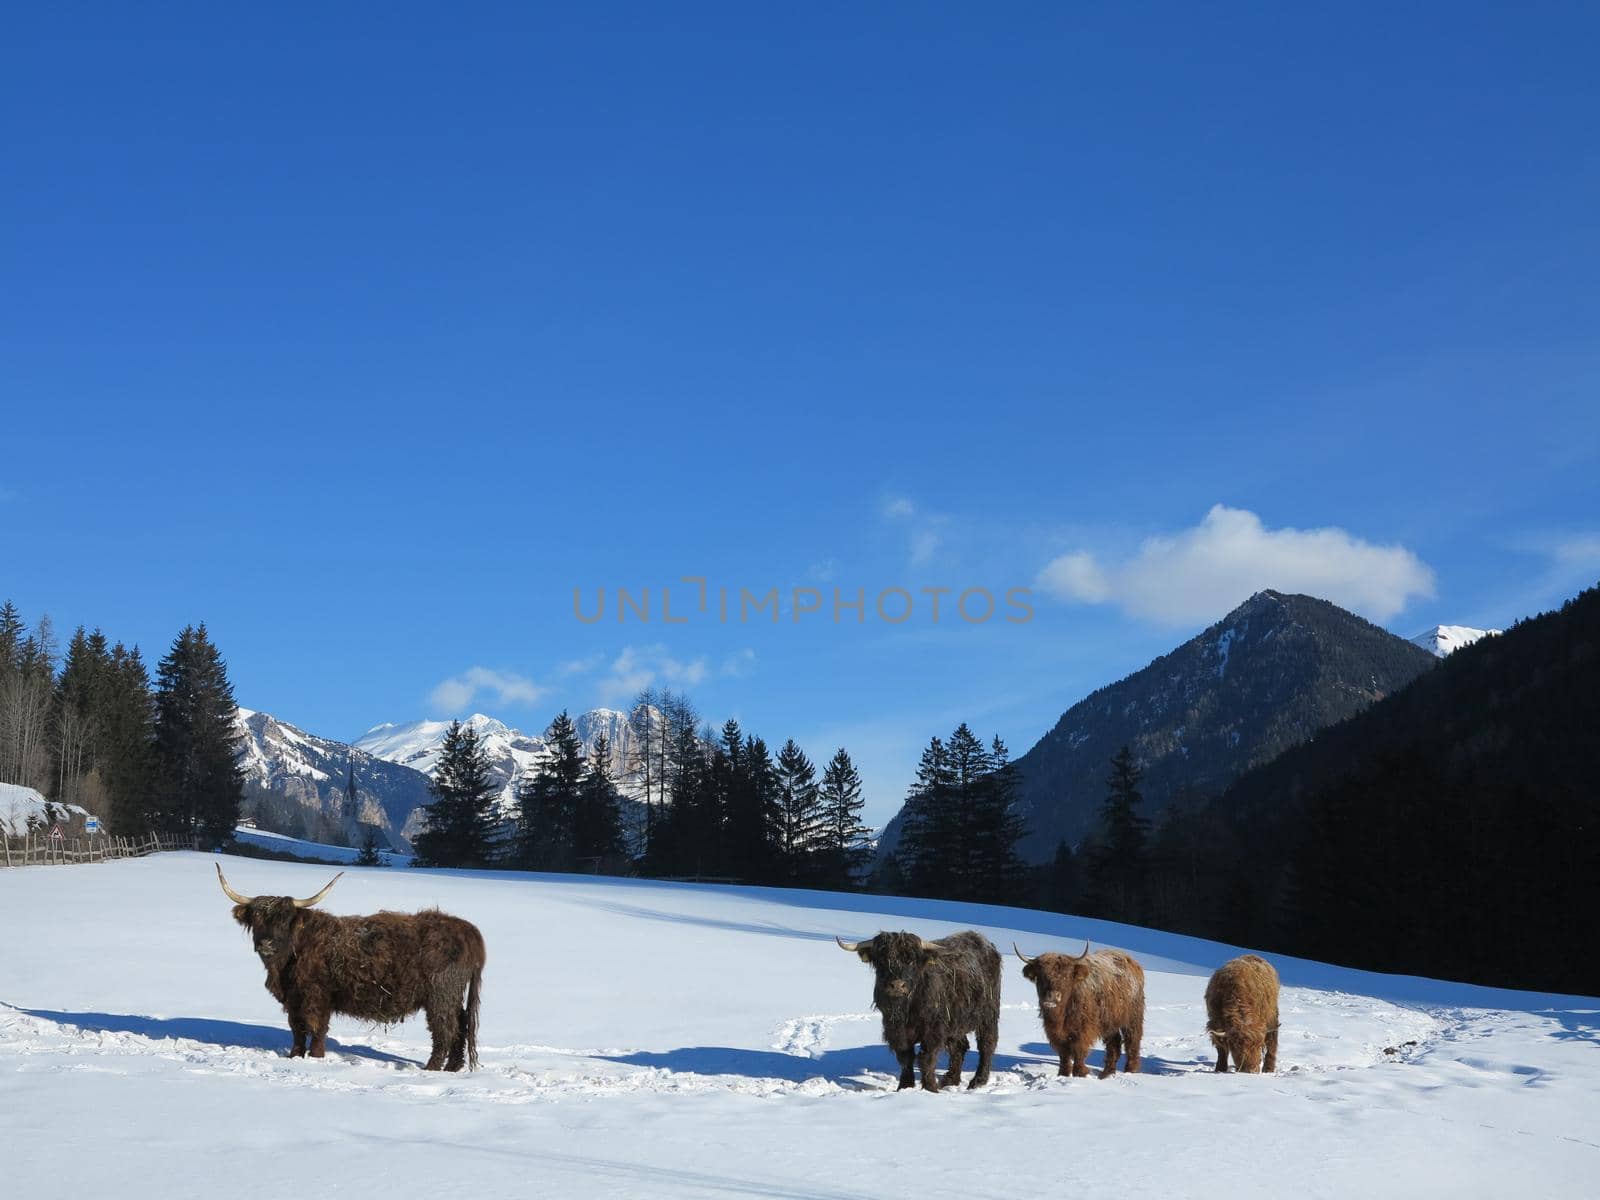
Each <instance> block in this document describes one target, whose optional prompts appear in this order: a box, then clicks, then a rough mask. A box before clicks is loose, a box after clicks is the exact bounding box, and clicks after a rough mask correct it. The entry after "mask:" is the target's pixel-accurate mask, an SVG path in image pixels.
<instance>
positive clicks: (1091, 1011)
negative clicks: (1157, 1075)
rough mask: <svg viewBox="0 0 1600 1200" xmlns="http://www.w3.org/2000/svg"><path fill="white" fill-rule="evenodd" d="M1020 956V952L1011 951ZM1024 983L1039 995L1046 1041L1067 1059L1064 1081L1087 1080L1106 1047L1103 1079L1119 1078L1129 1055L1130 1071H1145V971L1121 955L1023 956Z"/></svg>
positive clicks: (1099, 952)
mask: <svg viewBox="0 0 1600 1200" xmlns="http://www.w3.org/2000/svg"><path fill="white" fill-rule="evenodd" d="M1011 948H1012V949H1013V950H1017V948H1016V946H1015V945H1013V946H1012V947H1011ZM1017 957H1018V958H1020V959H1021V960H1022V963H1023V966H1022V977H1023V978H1024V979H1027V980H1029V981H1030V982H1031V983H1033V985H1034V986H1035V987H1036V988H1037V989H1038V991H1039V1016H1040V1017H1041V1018H1042V1019H1043V1020H1044V1036H1045V1040H1046V1041H1048V1042H1049V1043H1050V1048H1051V1049H1052V1050H1054V1051H1055V1052H1056V1054H1058V1055H1059V1056H1060V1058H1061V1069H1060V1070H1059V1071H1058V1072H1057V1074H1058V1075H1087V1074H1088V1073H1089V1067H1088V1063H1087V1061H1086V1060H1087V1059H1088V1057H1089V1050H1090V1047H1092V1046H1093V1045H1094V1044H1095V1043H1096V1042H1100V1041H1103V1042H1104V1043H1105V1046H1106V1063H1105V1066H1104V1067H1103V1068H1101V1071H1100V1078H1101V1079H1104V1078H1106V1076H1108V1075H1111V1074H1113V1073H1114V1072H1115V1071H1116V1069H1117V1058H1118V1056H1119V1055H1120V1054H1122V1052H1123V1050H1126V1051H1127V1053H1128V1065H1127V1069H1128V1070H1129V1071H1137V1070H1138V1069H1139V1043H1140V1042H1141V1041H1142V1040H1143V1039H1144V968H1143V967H1141V966H1140V965H1139V963H1138V961H1137V960H1136V959H1135V958H1134V957H1133V955H1131V954H1125V953H1123V952H1122V951H1121V950H1096V951H1095V952H1094V953H1093V954H1090V953H1089V943H1087V942H1085V943H1084V944H1083V953H1082V954H1079V955H1077V956H1076V957H1074V956H1073V955H1071V954H1041V955H1039V956H1038V957H1037V958H1029V957H1028V956H1027V955H1026V954H1024V953H1023V952H1022V951H1021V950H1017Z"/></svg>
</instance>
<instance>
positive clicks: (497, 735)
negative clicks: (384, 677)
mask: <svg viewBox="0 0 1600 1200" xmlns="http://www.w3.org/2000/svg"><path fill="white" fill-rule="evenodd" d="M461 723H462V725H464V726H467V727H468V728H470V729H472V730H474V731H475V732H476V733H477V735H478V740H479V742H480V743H481V744H482V746H483V748H484V750H485V752H486V753H487V754H488V756H489V760H490V765H491V770H492V773H493V776H494V779H495V782H496V783H497V784H498V785H499V788H500V805H501V807H502V809H507V810H509V808H510V805H511V803H512V801H513V800H514V799H515V797H516V784H517V780H518V779H519V778H521V777H522V775H523V774H524V773H525V772H526V771H528V770H529V769H530V768H533V767H536V766H537V765H538V764H539V763H540V762H542V761H543V760H544V759H545V757H546V756H548V754H549V753H550V750H549V746H548V745H547V743H546V742H545V739H544V738H543V737H542V736H540V735H538V734H530V733H523V732H522V731H521V730H518V729H513V728H511V727H510V726H509V725H507V724H506V723H505V722H503V721H498V720H496V719H495V718H494V717H489V716H485V715H484V714H483V713H473V714H472V716H470V717H468V718H467V719H466V720H464V721H462V722H461ZM572 723H573V725H574V727H575V728H576V729H577V732H578V738H579V740H580V741H581V742H582V743H583V749H584V753H585V754H591V753H593V751H594V744H595V741H596V740H597V739H598V738H599V736H600V735H601V734H605V736H606V737H607V738H608V739H609V740H610V743H611V754H610V758H611V773H612V775H613V776H614V777H616V778H619V779H620V778H621V777H622V776H623V774H624V773H625V772H626V769H627V764H628V760H629V758H630V756H631V755H632V753H633V745H634V738H633V729H632V727H631V726H630V725H629V724H628V718H627V715H626V714H625V713H620V712H617V711H616V710H615V709H611V708H595V709H591V710H589V711H588V712H586V713H580V714H579V715H578V716H576V717H574V718H573V719H572ZM449 728H450V722H449V721H407V722H405V723H403V724H387V725H374V726H373V727H372V728H371V729H369V730H367V732H366V733H364V734H362V735H361V736H360V737H359V738H357V739H356V741H355V745H356V747H357V748H358V749H360V750H364V751H366V752H367V753H368V754H371V755H373V756H375V757H377V758H381V759H386V760H387V761H389V762H392V763H399V764H401V765H402V766H406V767H410V768H412V769H413V770H416V771H420V772H422V774H424V775H426V776H428V777H429V778H432V776H433V772H434V768H435V767H437V766H438V765H439V751H440V749H441V748H442V747H443V745H444V735H445V733H446V731H447V730H449Z"/></svg>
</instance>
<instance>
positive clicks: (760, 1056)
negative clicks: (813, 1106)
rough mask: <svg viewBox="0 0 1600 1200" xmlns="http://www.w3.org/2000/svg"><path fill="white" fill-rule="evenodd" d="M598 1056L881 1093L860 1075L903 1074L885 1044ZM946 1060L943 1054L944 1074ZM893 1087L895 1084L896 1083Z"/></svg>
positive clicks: (1008, 1062)
mask: <svg viewBox="0 0 1600 1200" xmlns="http://www.w3.org/2000/svg"><path fill="white" fill-rule="evenodd" d="M596 1057H598V1058H602V1059H604V1060H606V1061H607V1062H618V1063H626V1064H627V1065H629V1066H634V1067H656V1068H659V1069H661V1070H666V1071H682V1072H686V1073H688V1074H692V1075H740V1076H743V1077H744V1078H746V1079H757V1080H760V1079H781V1080H784V1081H785V1082H788V1083H804V1082H806V1081H807V1080H808V1079H825V1080H827V1081H828V1082H829V1083H834V1084H837V1085H839V1086H840V1087H844V1088H852V1089H855V1090H857V1091H878V1090H880V1088H881V1086H882V1085H880V1084H878V1083H876V1082H873V1083H867V1082H865V1081H863V1080H861V1079H859V1078H857V1077H858V1076H862V1075H867V1074H876V1075H889V1076H891V1077H893V1076H898V1075H899V1073H900V1067H899V1064H898V1063H896V1062H895V1058H894V1054H893V1053H892V1052H891V1051H890V1050H889V1048H888V1047H887V1046H885V1045H883V1043H881V1042H879V1043H876V1044H874V1045H868V1046H852V1047H850V1048H848V1049H839V1050H825V1051H823V1052H822V1053H821V1054H818V1055H816V1056H815V1057H807V1056H804V1055H799V1054H785V1053H783V1052H782V1051H780V1050H750V1049H746V1048H743V1047H739V1046H682V1047H679V1048H678V1049H676V1050H638V1051H635V1052H633V1053H631V1054H615V1055H611V1054H602V1055H597V1056H596ZM977 1061H978V1055H977V1052H976V1051H970V1052H969V1053H968V1054H967V1057H966V1060H965V1061H964V1063H963V1067H962V1075H961V1084H962V1086H963V1087H965V1086H966V1085H967V1083H968V1082H969V1081H970V1080H971V1079H972V1070H973V1067H974V1066H975V1065H976V1063H977ZM1027 1061H1029V1060H1027V1059H1023V1058H1018V1057H1017V1056H1016V1055H1013V1054H996V1055H995V1056H994V1065H993V1066H992V1068H991V1070H993V1071H1009V1070H1010V1069H1011V1068H1013V1067H1016V1066H1019V1065H1021V1064H1022V1063H1024V1062H1027ZM944 1067H945V1056H944V1055H943V1054H942V1053H941V1054H940V1055H939V1070H940V1073H941V1074H942V1073H943V1071H944ZM890 1086H893V1085H892V1084H891V1085H890Z"/></svg>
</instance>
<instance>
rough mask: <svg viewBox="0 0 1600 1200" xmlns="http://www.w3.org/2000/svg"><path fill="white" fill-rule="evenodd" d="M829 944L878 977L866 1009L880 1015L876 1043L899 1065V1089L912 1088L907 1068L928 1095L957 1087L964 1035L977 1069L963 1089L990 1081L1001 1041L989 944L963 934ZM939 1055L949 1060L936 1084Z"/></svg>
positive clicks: (994, 958) (996, 965) (996, 971)
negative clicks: (974, 1047) (974, 1037)
mask: <svg viewBox="0 0 1600 1200" xmlns="http://www.w3.org/2000/svg"><path fill="white" fill-rule="evenodd" d="M834 941H836V942H838V943H839V945H840V947H841V948H843V949H845V950H849V951H851V952H853V953H854V954H856V955H858V956H859V957H860V959H861V961H862V962H864V963H867V964H869V965H870V966H871V967H872V969H873V971H874V972H876V974H877V978H876V980H875V981H874V983H873V985H872V1004H873V1007H875V1008H876V1009H877V1010H878V1011H879V1012H880V1013H882V1014H883V1040H884V1041H885V1042H887V1043H888V1044H889V1049H891V1050H893V1051H894V1054H895V1058H897V1059H898V1060H899V1062H900V1087H901V1089H905V1088H908V1087H914V1086H915V1085H916V1076H915V1074H914V1073H913V1064H917V1065H920V1066H921V1068H922V1086H923V1087H924V1088H925V1089H927V1090H928V1091H930V1092H937V1091H938V1090H939V1088H940V1087H941V1086H942V1087H955V1086H957V1085H958V1084H960V1082H961V1064H962V1061H963V1060H964V1059H965V1058H966V1056H967V1050H968V1049H969V1046H968V1044H967V1031H968V1030H976V1031H977V1034H978V1069H977V1072H976V1073H975V1074H974V1075H973V1076H972V1082H971V1083H970V1084H968V1085H967V1086H968V1087H975V1088H976V1087H982V1086H983V1085H984V1084H986V1083H988V1082H989V1067H990V1064H991V1063H993V1061H994V1048H995V1043H996V1042H998V1041H999V1039H1000V952H999V951H998V950H996V949H995V948H994V946H993V944H991V943H990V941H989V939H988V938H986V937H984V936H983V935H982V934H981V933H974V932H973V931H972V930H970V929H966V930H963V931H962V932H960V933H953V934H951V935H950V936H949V937H944V938H940V939H939V940H938V941H936V942H929V941H924V940H923V939H922V938H920V937H918V936H917V935H916V934H914V933H880V934H878V935H877V936H876V937H873V938H869V939H868V940H867V941H864V942H847V941H844V940H843V939H842V938H834ZM919 1044H920V1046H921V1047H922V1049H921V1051H920V1053H919V1052H918V1050H917V1047H918V1045H919ZM941 1050H943V1051H944V1052H945V1053H946V1054H947V1055H948V1056H949V1060H950V1066H949V1069H948V1070H947V1071H946V1072H945V1074H944V1076H943V1078H939V1077H937V1076H936V1075H935V1072H936V1071H937V1070H938V1067H939V1052H940V1051H941Z"/></svg>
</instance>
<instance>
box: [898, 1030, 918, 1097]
mask: <svg viewBox="0 0 1600 1200" xmlns="http://www.w3.org/2000/svg"><path fill="white" fill-rule="evenodd" d="M916 1049H917V1047H916V1043H915V1042H913V1043H911V1044H909V1045H907V1046H906V1047H905V1049H903V1050H896V1051H895V1052H894V1056H895V1058H897V1059H899V1060H900V1086H899V1087H898V1088H897V1089H896V1091H901V1092H903V1091H905V1090H906V1089H907V1088H910V1087H916V1086H917V1075H916V1068H915V1064H916V1061H917V1055H916Z"/></svg>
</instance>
